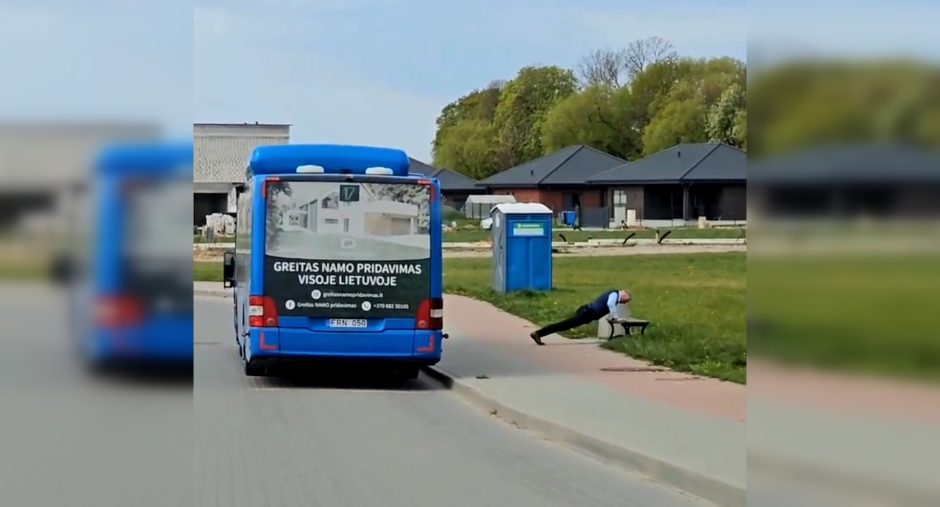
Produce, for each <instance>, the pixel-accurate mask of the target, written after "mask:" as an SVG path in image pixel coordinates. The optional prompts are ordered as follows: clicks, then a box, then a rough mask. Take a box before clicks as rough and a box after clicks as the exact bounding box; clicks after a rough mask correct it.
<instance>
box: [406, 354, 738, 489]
mask: <svg viewBox="0 0 940 507" xmlns="http://www.w3.org/2000/svg"><path fill="white" fill-rule="evenodd" d="M424 372H425V373H426V374H427V375H428V376H429V377H431V378H432V379H434V380H435V381H437V382H439V383H441V384H442V385H443V386H444V387H445V388H447V389H449V390H451V391H453V392H455V393H457V394H458V395H459V396H461V397H462V398H464V399H465V400H466V401H467V402H468V403H470V404H471V405H474V406H475V407H477V408H479V409H482V410H483V411H485V412H488V413H490V414H492V415H495V416H496V417H499V418H500V419H503V420H504V421H506V422H508V423H510V424H513V425H515V426H518V427H521V428H526V429H529V430H531V431H534V432H536V433H540V434H541V435H543V436H545V437H547V438H549V439H551V440H554V441H556V442H560V443H563V444H565V445H568V446H570V447H572V448H574V449H577V450H578V451H581V452H583V453H585V454H588V455H590V456H592V457H594V458H595V459H598V460H600V461H602V462H605V463H608V464H611V465H614V466H617V467H620V468H622V469H625V470H627V471H629V472H636V473H639V474H641V475H644V476H646V477H649V478H650V479H653V480H655V481H656V482H659V483H662V484H666V485H668V486H671V487H673V488H676V489H678V490H680V491H683V492H685V493H688V494H690V495H693V496H696V497H699V498H702V499H704V500H707V501H709V502H712V503H714V504H716V505H720V506H729V507H744V506H746V505H747V490H746V489H745V488H743V487H740V486H735V485H732V484H728V483H725V482H723V481H720V480H717V479H713V478H711V477H707V476H704V475H702V474H700V473H698V472H695V471H692V470H687V469H685V468H682V467H681V466H679V465H676V464H673V463H668V462H666V461H663V460H661V459H659V458H655V457H651V456H647V455H644V454H641V453H639V452H636V451H633V450H631V449H627V448H625V447H621V446H618V445H616V444H612V443H610V442H606V441H603V440H600V439H598V438H595V437H592V436H590V435H587V434H585V433H582V432H580V431H578V430H576V429H572V428H567V427H564V426H561V425H559V424H556V423H553V422H551V421H547V420H545V419H542V418H539V417H535V416H532V415H529V414H526V413H523V412H520V411H518V410H515V409H513V408H511V407H508V406H506V405H504V404H502V403H500V402H499V401H498V400H495V399H493V398H491V397H488V396H486V395H484V394H482V393H481V392H480V391H478V390H476V389H474V388H473V387H470V386H469V385H468V384H466V383H465V382H462V381H461V379H460V377H458V376H455V375H451V374H449V373H447V372H446V371H444V370H442V369H441V368H440V367H435V366H429V367H425V368H424Z"/></svg>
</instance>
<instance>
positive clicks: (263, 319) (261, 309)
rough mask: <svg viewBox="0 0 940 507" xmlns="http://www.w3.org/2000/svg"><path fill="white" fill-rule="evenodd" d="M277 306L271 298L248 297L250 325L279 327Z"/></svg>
mask: <svg viewBox="0 0 940 507" xmlns="http://www.w3.org/2000/svg"><path fill="white" fill-rule="evenodd" d="M277 324H278V318H277V305H275V304H274V300H273V299H271V297H270V296H249V297H248V325H249V326H251V327H277Z"/></svg>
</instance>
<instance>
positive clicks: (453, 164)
mask: <svg viewBox="0 0 940 507" xmlns="http://www.w3.org/2000/svg"><path fill="white" fill-rule="evenodd" d="M503 86H505V84H504V83H502V82H499V81H494V82H493V83H490V85H489V86H487V87H486V88H483V89H481V90H474V91H472V92H470V93H469V94H467V95H464V96H463V97H460V98H459V99H457V100H455V101H454V102H451V103H450V104H448V105H447V106H445V107H444V109H443V110H442V111H441V114H440V116H438V118H437V132H436V133H435V136H434V141H433V143H432V148H433V149H432V151H433V159H434V160H433V163H434V165H435V166H438V167H446V168H448V169H451V170H454V171H457V172H460V173H463V174H465V175H467V176H470V177H472V178H479V177H480V175H481V174H485V175H489V174H492V171H493V170H495V169H493V168H495V167H496V160H495V153H496V149H495V148H496V134H495V132H496V131H495V129H494V128H493V118H494V116H495V114H496V106H497V104H498V103H499V96H500V93H501V92H502V88H503Z"/></svg>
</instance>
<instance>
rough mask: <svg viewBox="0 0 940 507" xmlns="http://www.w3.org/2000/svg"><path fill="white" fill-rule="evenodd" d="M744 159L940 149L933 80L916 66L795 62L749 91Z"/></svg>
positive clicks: (758, 79)
mask: <svg viewBox="0 0 940 507" xmlns="http://www.w3.org/2000/svg"><path fill="white" fill-rule="evenodd" d="M748 95H749V99H748V100H749V104H748V107H749V111H748V113H749V114H752V115H755V116H756V118H757V119H758V121H755V122H754V124H753V125H752V126H751V127H750V130H749V132H748V134H749V136H748V137H749V148H750V152H751V153H754V154H756V155H758V156H763V155H773V154H779V153H786V152H789V151H794V150H800V149H806V148H810V147H813V146H818V145H825V144H844V143H871V142H887V143H901V144H920V145H924V146H928V147H931V146H932V147H940V73H938V72H937V70H936V69H935V68H933V67H930V66H927V65H924V64H922V63H920V62H910V61H890V60H888V61H879V62H869V63H853V62H831V61H819V62H800V63H793V64H787V65H781V66H779V67H776V68H773V69H769V70H766V71H763V72H762V73H761V74H760V75H758V76H755V77H754V78H753V82H752V83H749V86H748Z"/></svg>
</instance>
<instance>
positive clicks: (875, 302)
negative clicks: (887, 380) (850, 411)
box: [748, 253, 940, 382]
mask: <svg viewBox="0 0 940 507" xmlns="http://www.w3.org/2000/svg"><path fill="white" fill-rule="evenodd" d="M748 280H749V282H750V291H749V292H750V296H749V300H748V305H749V307H750V316H749V318H750V319H751V320H752V329H751V332H750V333H749V336H748V347H749V349H750V350H751V351H752V352H753V353H754V354H755V356H754V357H760V358H761V359H771V360H774V361H777V362H787V363H797V364H802V365H806V366H812V367H815V368H825V369H830V370H838V371H845V372H852V373H865V374H872V375H877V376H885V377H902V378H908V379H913V380H918V381H923V380H927V381H932V382H940V369H938V368H937V365H938V364H940V340H938V339H937V320H936V319H935V317H934V314H933V312H934V311H936V310H935V309H934V307H935V306H936V302H937V301H940V264H938V263H937V259H936V255H935V254H933V253H930V254H910V255H903V254H891V255H831V256H823V255H820V256H815V257H812V256H804V257H796V256H794V257H790V258H784V257H764V258H761V257H757V256H755V257H754V258H752V259H749V261H748Z"/></svg>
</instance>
